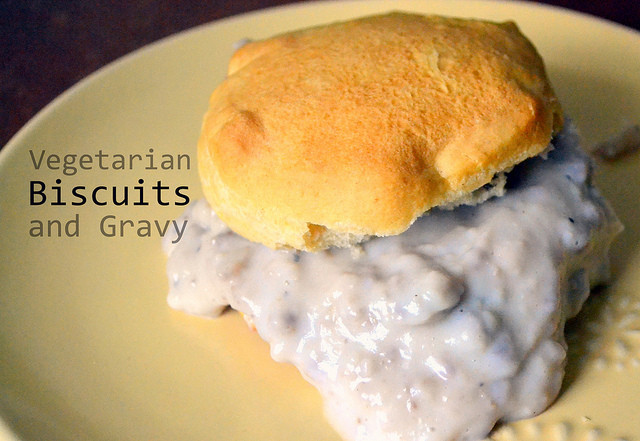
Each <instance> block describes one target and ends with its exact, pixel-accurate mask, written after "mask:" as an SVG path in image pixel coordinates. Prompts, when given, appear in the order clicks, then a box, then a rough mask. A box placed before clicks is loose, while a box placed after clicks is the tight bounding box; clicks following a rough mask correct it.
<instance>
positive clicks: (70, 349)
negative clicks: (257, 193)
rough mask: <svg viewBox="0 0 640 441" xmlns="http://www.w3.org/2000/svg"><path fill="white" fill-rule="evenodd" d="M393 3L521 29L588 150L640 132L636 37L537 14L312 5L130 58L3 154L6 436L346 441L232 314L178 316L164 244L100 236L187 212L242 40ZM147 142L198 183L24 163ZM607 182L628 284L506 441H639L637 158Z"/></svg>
mask: <svg viewBox="0 0 640 441" xmlns="http://www.w3.org/2000/svg"><path fill="white" fill-rule="evenodd" d="M390 9H406V10H416V11H421V12H434V13H443V14H450V15H460V16H473V17H483V18H491V19H497V20H504V19H514V20H515V21H516V22H517V23H518V24H519V25H520V26H521V28H522V29H523V30H524V32H525V33H526V34H527V35H529V36H530V38H531V39H532V40H533V41H534V42H535V44H536V45H537V47H538V48H539V50H540V52H541V53H542V55H543V57H544V58H545V59H546V63H547V66H548V70H549V73H550V76H551V78H552V81H553V83H554V84H555V86H556V88H557V91H558V94H559V95H560V97H561V100H562V102H563V104H564V107H565V109H566V111H567V113H568V114H569V115H571V116H572V117H573V118H574V120H575V121H576V123H577V125H578V126H579V127H580V128H581V130H582V132H583V134H584V136H585V139H586V143H587V144H588V145H590V144H593V143H595V142H597V141H600V140H603V139H606V138H608V137H609V136H611V135H613V134H615V133H616V132H618V131H619V130H621V129H623V128H625V127H626V126H627V125H628V124H630V123H638V122H640V62H639V61H638V60H640V37H639V35H638V34H637V33H634V32H632V31H629V30H625V29H623V28H621V27H618V26H614V25H612V24H609V23H606V22H603V21H599V20H596V19H593V18H589V17H586V16H581V15H576V14H573V13H570V12H567V11H562V10H556V9H550V8H547V7H540V6H536V5H533V4H523V3H510V2H500V3H487V2H473V1H470V2H466V1H465V2H455V1H454V2H451V1H393V2H392V1H372V2H362V3H335V2H330V3H313V4H302V5H297V6H290V7H285V8H280V9H274V10H268V11H263V12H257V13H252V14H248V15H244V16H240V17H236V18H231V19H228V20H223V21H221V22H217V23H213V24H211V25H208V26H204V27H201V28H197V29H195V30H193V31H190V32H187V33H183V34H181V35H178V36H176V37H174V38H170V39H168V40H165V41H162V42H160V43H158V44H155V45H152V46H151V47H148V48H145V49H143V50H141V51H138V52H136V53H134V54H132V55H130V56H128V57H125V58H124V59H122V60H120V61H118V62H116V63H114V64H112V65H110V66H108V67H107V68H105V69H102V70H101V71H100V72H98V73H97V74H95V75H92V76H90V77H89V78H87V79H86V80H85V81H82V82H81V83H80V84H79V85H77V86H76V87H74V88H72V89H71V90H70V91H69V92H67V93H65V94H64V95H62V96H61V97H60V98H59V99H57V100H56V101H54V102H53V103H52V104H51V105H50V106H48V107H47V108H46V109H45V110H44V111H42V112H41V113H40V114H39V115H38V116H37V117H36V118H34V119H33V120H32V121H31V122H30V123H29V124H28V125H27V126H26V127H25V128H24V129H23V130H22V131H21V132H20V133H19V134H18V135H17V136H16V137H15V138H14V139H13V140H12V141H11V142H10V144H9V145H8V146H7V147H6V148H5V149H4V150H3V151H2V154H1V156H0V250H1V255H0V287H1V288H0V290H1V291H0V293H1V294H0V414H2V420H3V421H4V422H3V423H1V424H0V438H6V439H12V438H13V437H14V436H17V437H19V438H21V439H24V440H97V441H101V440H104V441H107V440H118V441H123V440H138V441H141V440H154V441H160V440H171V441H175V440H180V441H189V440H221V441H249V440H250V441H275V440H278V441H287V440H296V441H298V440H299V441H312V440H322V441H330V440H334V441H337V440H338V437H337V435H336V434H335V433H334V432H333V431H332V429H331V428H330V427H329V426H328V425H327V424H326V423H325V422H324V419H323V416H322V405H321V402H320V399H319V397H318V395H317V393H316V392H315V391H314V390H313V389H312V388H311V387H310V386H308V385H307V384H306V383H305V382H304V381H303V380H302V379H301V378H300V376H299V374H298V373H297V371H296V370H295V369H294V368H292V367H290V366H285V365H278V364H276V363H274V362H272V361H271V360H270V358H269V354H268V348H267V346H266V344H264V343H262V342H261V341H260V340H259V339H258V337H257V336H256V335H255V334H253V333H252V332H250V331H249V330H247V328H246V326H245V325H244V323H243V322H242V320H241V319H239V317H238V316H237V315H236V314H233V313H231V314H226V315H225V316H223V317H222V318H221V319H219V320H217V321H208V320H204V319H198V318H193V317H188V316H185V315H183V314H181V313H177V312H174V311H171V310H170V309H169V308H168V307H167V306H166V303H165V294H166V291H167V281H166V277H165V270H164V264H165V260H164V256H163V254H162V252H161V249H160V243H159V239H158V237H157V233H154V235H153V237H151V238H148V237H138V236H137V234H136V231H135V230H131V229H130V228H129V229H127V231H125V235H124V237H106V236H105V235H103V234H102V233H101V232H100V230H99V224H100V220H101V219H102V218H103V217H105V216H108V215H114V216H116V218H117V220H118V221H119V220H124V219H131V220H133V221H134V222H136V224H137V223H138V221H139V220H143V219H144V220H150V221H153V220H159V221H164V220H167V219H173V218H175V217H176V216H178V215H179V213H180V212H181V211H182V207H179V206H176V205H173V202H174V201H179V200H180V199H179V198H177V197H175V196H173V195H174V193H173V191H174V190H175V188H176V187H179V186H187V187H188V190H186V191H184V192H185V193H186V194H187V195H188V196H189V197H190V198H191V199H192V200H194V199H195V198H197V197H199V195H200V191H199V188H198V183H197V173H196V168H195V162H194V161H195V155H194V146H195V143H196V139H197V136H198V131H199V126H200V120H201V116H202V114H203V112H204V110H205V108H206V106H207V99H208V95H209V94H210V92H211V91H212V90H213V89H214V87H215V85H216V84H217V83H218V82H219V81H220V80H221V79H222V78H223V75H224V71H225V66H226V62H227V59H228V58H229V56H230V54H231V52H232V46H233V43H234V42H235V41H237V40H240V39H242V38H244V37H250V38H259V37H265V36H268V35H270V34H273V33H277V32H281V31H285V30H289V29H293V28H297V27H302V26H307V25H312V24H318V23H322V22H327V21H332V20H337V19H342V18H347V17H352V16H356V15H362V14H367V13H373V12H378V11H387V10H390ZM150 148H153V149H154V153H155V154H156V158H157V157H159V155H161V154H174V155H175V154H178V153H187V154H189V155H191V160H192V161H193V162H192V163H191V168H190V170H175V169H174V170H155V171H150V170H144V169H142V168H140V167H139V166H137V167H136V168H135V169H134V170H129V171H127V170H125V171H113V170H111V171H104V170H100V169H96V168H95V167H97V164H95V163H94V169H93V170H79V171H78V172H77V173H76V174H75V175H73V176H71V175H66V174H64V173H63V171H62V170H50V169H48V168H46V166H44V165H43V166H42V167H41V168H40V169H39V170H36V169H35V167H34V165H33V164H32V160H31V158H30V153H29V150H32V151H33V152H34V153H35V154H36V155H39V153H40V151H41V150H46V152H47V154H49V153H57V154H61V155H62V154H68V153H75V154H78V155H80V154H90V155H95V154H96V153H98V151H99V150H102V151H103V152H105V153H108V154H111V155H113V154H116V153H120V154H125V155H129V154H139V155H146V154H147V153H148V152H149V149H150ZM52 165H54V166H55V164H52ZM156 165H159V164H158V163H156ZM56 179H61V181H62V182H61V184H60V185H59V186H60V187H61V188H62V190H61V191H62V196H63V200H66V201H71V200H72V199H71V197H70V192H71V188H72V187H74V186H85V187H87V188H89V189H92V188H94V187H96V186H100V185H104V186H107V187H108V188H111V187H112V186H116V187H118V188H120V189H121V188H123V187H124V186H128V187H129V188H130V191H131V192H133V191H134V190H133V187H135V186H137V185H139V184H138V179H144V180H145V184H144V186H146V191H147V192H148V193H147V196H146V198H147V199H148V200H149V201H150V204H149V205H148V206H129V207H116V206H114V205H113V204H109V205H107V206H96V205H94V204H93V203H87V204H85V205H82V206H73V205H70V203H68V204H67V205H66V206H52V205H50V204H49V202H51V201H52V200H53V199H54V198H55V191H54V190H53V189H52V188H51V187H52V186H55V185H56V184H55V180H56ZM158 180H161V181H162V183H163V185H166V186H168V187H170V190H167V192H166V193H165V198H166V199H167V200H168V201H170V202H171V203H172V204H171V205H169V206H166V207H165V206H160V205H159V204H158V203H157V202H156V201H155V196H154V195H153V194H152V193H151V190H150V186H151V185H152V184H153V183H155V182H157V181H158ZM31 181H42V182H44V183H45V184H46V185H47V189H48V190H47V195H48V199H47V203H46V204H44V205H39V206H32V205H30V199H29V194H30V193H29V189H30V182H31ZM600 181H601V183H602V188H603V192H604V193H605V194H606V195H607V196H608V197H609V198H610V199H611V201H612V203H613V205H614V206H615V208H616V209H617V211H618V213H619V215H620V217H621V218H622V220H623V222H624V223H625V224H626V230H625V232H624V234H623V235H622V237H621V238H620V239H619V240H618V241H617V242H616V245H615V247H614V249H613V273H614V277H615V279H614V281H613V284H612V286H611V287H609V288H608V289H606V290H603V291H601V292H600V293H599V294H598V297H597V298H596V300H595V301H592V302H590V303H589V305H588V311H587V314H583V315H582V316H580V318H579V322H577V323H576V324H574V325H572V327H573V337H572V340H573V346H572V347H573V348H574V349H572V351H571V357H570V360H569V362H570V365H569V375H568V378H567V381H566V382H565V386H564V388H563V393H562V395H561V397H560V398H559V400H558V401H557V402H556V403H555V404H554V405H553V406H552V407H551V409H550V410H549V411H548V412H546V413H544V414H543V415H542V416H540V417H538V418H536V419H534V420H531V421H526V422H521V423H515V424H509V425H506V426H504V427H502V428H500V429H499V430H498V431H497V432H496V433H494V435H493V437H494V438H496V439H519V440H532V441H533V440H539V441H561V440H564V441H566V440H575V441H596V440H623V439H624V440H627V441H634V440H640V417H639V414H640V366H639V364H640V243H639V239H640V220H639V219H640V185H639V184H640V155H634V156H631V157H628V158H625V159H624V160H621V161H619V162H618V163H616V164H614V165H605V166H603V168H602V173H601V176H600ZM172 196H173V197H172ZM76 214H78V219H79V237H62V238H59V237H44V238H42V237H41V238H34V237H30V234H29V230H30V226H31V222H32V221H34V220H40V221H44V222H46V221H48V220H50V219H58V220H61V221H63V223H64V222H67V221H69V220H71V219H74V218H75V215H76ZM71 226H72V225H70V227H71ZM73 231H74V230H73V229H71V230H70V232H73ZM461 412H464V409H461ZM11 433H16V434H17V435H11Z"/></svg>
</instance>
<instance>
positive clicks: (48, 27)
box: [0, 0, 640, 147]
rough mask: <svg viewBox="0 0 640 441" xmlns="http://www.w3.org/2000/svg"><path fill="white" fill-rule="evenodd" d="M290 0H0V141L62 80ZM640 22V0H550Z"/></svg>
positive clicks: (638, 25)
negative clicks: (186, 32)
mask: <svg viewBox="0 0 640 441" xmlns="http://www.w3.org/2000/svg"><path fill="white" fill-rule="evenodd" d="M286 3H294V1H292V0H248V1H232V0H226V1H211V0H210V1H206V0H182V1H180V0H155V1H151V0H137V1H131V2H125V1H115V0H63V1H52V0H27V1H20V0H0V14H1V15H0V147H2V146H4V145H5V144H6V143H7V142H8V141H9V139H10V138H11V136H13V135H14V134H15V133H16V132H17V131H18V130H19V129H20V127H22V126H23V125H24V124H25V123H26V122H27V121H28V120H29V119H30V118H31V117H33V116H34V115H35V114H36V112H38V111H39V110H40V109H42V108H43V107H44V106H45V105H46V104H47V103H49V102H50V101H51V100H53V99H54V98H55V97H56V96H57V95H59V94H60V93H62V92H64V91H65V90H66V89H67V88H69V87H70V86H72V85H73V84H75V83H76V82H78V81H79V80H81V79H82V78H83V77H85V76H87V75H88V74H89V73H91V72H93V71H95V70H97V69H98V68H100V67H101V66H104V65H105V64H107V63H109V62H111V61H113V60H115V59H116V58H118V57H120V56H122V55H125V54H126V53H128V52H131V51H132V50H134V49H137V48H139V47H140V46H144V45H145V44H148V43H150V42H152V41H155V40H158V39H160V38H163V37H165V36H167V35H170V34H174V33H176V32H179V31H182V30H184V29H188V28H191V27H193V26H196V25H199V24H203V23H207V22H210V21H212V20H217V19H219V18H222V17H227V16H230V15H235V14H240V13H242V12H247V11H252V10H256V9H261V8H265V7H269V6H275V5H282V4H286ZM544 3H549V4H555V5H558V6H562V7H566V8H570V9H573V10H577V11H581V12H586V13H589V14H592V15H596V16H600V17H603V18H606V19H608V20H612V21H615V22H618V23H621V24H623V25H626V26H628V27H631V28H634V29H636V30H640V1H638V0H633V1H604V0H594V1H580V0H549V1H544Z"/></svg>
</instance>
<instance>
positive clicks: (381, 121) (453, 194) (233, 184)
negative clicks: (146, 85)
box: [198, 12, 562, 251]
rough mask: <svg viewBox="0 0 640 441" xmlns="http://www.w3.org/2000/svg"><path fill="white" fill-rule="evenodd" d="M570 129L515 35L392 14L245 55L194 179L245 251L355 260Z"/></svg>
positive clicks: (222, 94) (236, 63)
mask: <svg viewBox="0 0 640 441" xmlns="http://www.w3.org/2000/svg"><path fill="white" fill-rule="evenodd" d="M561 125H562V114H561V109H560V105H559V104H558V100H557V99H556V96H555V94H554V92H553V90H552V87H551V85H550V84H549V81H548V79H547V76H546V73H545V68H544V65H543V62H542V60H541V58H540V56H539V55H538V53H537V52H536V49H535V48H534V47H533V45H532V44H531V43H530V42H529V41H528V40H527V39H526V38H525V37H524V36H523V35H522V34H521V33H520V31H519V30H518V28H517V26H516V25H515V24H514V23H512V22H507V23H493V22H487V21H479V20H465V19H454V18H447V17H440V16H422V15H416V14H407V13H400V12H394V13H389V14H385V15H377V16H370V17H365V18H361V19H356V20H350V21H346V22H339V23H333V24H329V25H326V26H319V27H314V28H310V29H305V30H300V31H295V32H290V33H286V34H282V35H279V36H275V37H273V38H270V39H267V40H263V41H255V42H250V43H248V44H247V45H245V46H243V47H242V48H240V49H239V50H238V51H237V52H236V53H235V54H234V56H233V57H232V59H231V60H230V63H229V69H228V76H227V78H226V79H225V80H224V81H223V82H222V83H221V84H220V86H219V87H218V88H217V89H216V90H215V91H214V92H213V94H212V96H211V98H210V102H209V110H208V111H207V113H206V115H205V117H204V121H203V125H202V132H201V136H200V139H199V142H198V159H199V161H198V163H199V172H200V177H201V180H202V184H203V191H204V194H205V197H206V198H207V200H208V202H209V203H210V205H211V206H212V208H213V210H214V211H215V212H216V214H217V215H218V216H219V217H220V218H221V219H222V220H223V221H224V222H225V223H227V225H228V226H229V227H230V228H231V229H232V230H234V231H235V232H236V233H238V234H240V235H242V236H244V237H246V238H247V239H249V240H252V241H256V242H261V243H263V244H265V245H267V246H269V247H272V248H279V247H292V248H295V249H301V250H308V251H314V250H319V249H323V248H327V247H331V246H340V247H345V246H350V245H353V244H355V243H357V242H359V241H362V240H364V239H366V238H367V237H369V236H388V235H395V234H400V233H402V232H403V231H405V230H406V229H407V228H408V227H409V226H410V225H411V224H412V223H413V222H414V220H415V219H416V218H417V217H419V216H421V215H422V214H423V213H425V212H426V211H427V210H429V209H430V208H432V207H436V206H439V205H443V204H451V203H455V201H457V200H460V199H463V198H465V197H466V196H468V195H469V193H470V192H473V191H474V190H476V189H478V188H480V187H482V186H483V185H485V184H487V183H489V182H490V181H491V180H492V179H493V178H494V176H495V175H496V174H498V173H499V172H502V171H504V170H508V169H509V168H511V167H512V166H513V165H515V164H517V163H519V162H521V161H523V160H524V159H526V158H528V157H532V156H535V155H537V154H539V153H540V152H541V151H543V150H544V149H545V148H546V147H547V146H548V144H549V142H550V140H551V137H552V135H553V133H554V132H555V131H557V130H559V128H560V126H561Z"/></svg>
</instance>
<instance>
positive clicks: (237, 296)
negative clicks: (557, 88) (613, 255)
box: [165, 12, 621, 441]
mask: <svg viewBox="0 0 640 441" xmlns="http://www.w3.org/2000/svg"><path fill="white" fill-rule="evenodd" d="M198 158H199V170H200V176H201V180H202V184H203V190H204V194H205V196H206V201H205V200H201V201H199V202H197V203H194V204H192V205H191V206H190V207H189V208H188V210H187V212H186V213H185V214H184V218H185V219H188V221H189V224H188V228H187V229H186V231H185V233H184V237H183V238H182V240H181V241H180V242H178V243H171V241H170V240H166V241H165V249H166V251H167V254H168V256H169V258H168V268H167V271H168V274H169V279H170V285H171V286H170V293H169V297H168V301H169V304H170V305H171V306H172V307H174V308H176V309H180V310H183V311H186V312H188V313H191V314H194V315H201V316H208V317H215V316H217V315H219V314H220V313H221V312H222V311H224V310H225V309H226V308H227V307H229V306H230V307H231V308H233V309H235V310H237V311H240V312H241V313H242V314H243V315H244V316H245V317H246V319H247V321H248V322H250V324H251V325H252V326H254V327H255V329H256V330H257V332H258V333H259V334H260V335H261V337H262V338H264V339H265V340H266V341H267V342H268V343H269V344H270V345H271V354H272V356H273V358H274V359H276V360H278V361H286V362H290V363H293V364H294V365H295V366H297V367H298V369H299V370H300V372H301V373H302V375H303V376H304V377H305V378H306V379H308V380H309V381H310V382H311V383H312V384H313V385H314V386H316V387H317V388H318V390H319V391H320V393H321V394H322V396H323V398H324V402H325V409H326V414H327V416H328V419H329V421H330V422H331V423H332V424H333V426H334V427H335V428H336V430H337V431H338V432H339V433H340V434H341V435H342V436H343V437H344V438H345V439H347V440H358V441H364V440H367V441H370V440H373V441H376V440H381V441H382V440H385V441H390V440H411V441H415V440H425V441H426V440H430V441H453V440H477V439H481V438H482V437H484V436H486V435H487V433H489V431H490V430H491V429H492V427H493V426H494V425H495V423H496V422H498V421H508V420H513V419H520V418H527V417H531V416H534V415H537V414H539V413H540V412H542V411H543V410H544V409H545V408H546V407H548V406H549V404H550V403H551V402H552V401H553V400H554V398H555V397H556V395H557V393H558V391H559V388H560V385H561V382H562V377H563V371H564V364H565V362H566V344H565V341H564V336H563V328H564V323H565V321H566V319H567V318H569V317H572V316H574V315H575V314H576V313H577V312H578V311H579V309H580V307H581V305H582V303H583V302H584V300H585V299H586V297H587V296H588V294H589V290H590V287H592V286H593V285H595V284H597V283H601V282H603V281H605V280H606V277H607V273H608V261H607V252H608V248H609V245H610V243H611V241H612V240H613V238H614V237H615V235H616V234H617V233H618V232H619V231H620V228H621V227H620V224H619V222H618V220H617V219H616V217H615V214H614V213H613V211H612V210H611V208H610V207H609V205H608V204H607V202H606V201H605V200H604V199H603V198H602V197H601V196H600V194H599V193H598V190H597V189H596V188H595V187H594V186H593V184H592V180H591V179H592V174H593V166H592V162H591V160H590V159H589V157H588V156H587V155H586V154H585V153H583V152H582V151H581V149H580V147H579V140H578V136H577V134H576V132H575V129H574V128H573V127H572V124H571V123H570V122H569V121H564V120H563V116H562V112H561V109H560V105H559V103H558V101H557V99H556V97H555V95H554V93H553V89H552V87H551V85H550V84H549V81H548V79H547V77H546V74H545V69H544V65H543V62H542V60H541V59H540V57H539V55H538V54H537V52H536V50H535V48H534V47H533V46H532V44H531V43H530V42H529V41H528V40H527V39H526V38H525V37H524V36H522V34H521V33H520V32H519V30H518V28H517V27H516V25H515V24H513V23H491V22H486V21H479V20H463V19H455V18H446V17H437V16H421V15H415V14H407V13H399V12H396V13H390V14H385V15H377V16H371V17H365V18H361V19H356V20H351V21H347V22H339V23H334V24H330V25H326V26H319V27H315V28H311V29H305V30H301V31H296V32H291V33H287V34H283V35H280V36H276V37H273V38H271V39H267V40H264V41H256V42H249V43H248V44H246V45H244V46H243V47H241V48H240V49H239V50H238V51H237V52H236V54H235V55H234V56H233V58H232V59H231V62H230V65H229V74H228V76H227V78H226V79H225V80H224V81H223V82H222V84H221V85H220V86H219V87H218V88H217V89H216V90H215V91H214V93H213V95H212V96H211V100H210V106H209V110H208V112H207V114H206V115H205V118H204V123H203V127H202V134H201V138H200V141H199V144H198Z"/></svg>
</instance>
